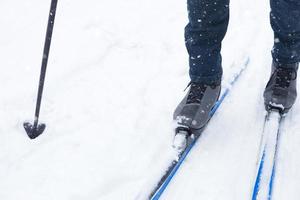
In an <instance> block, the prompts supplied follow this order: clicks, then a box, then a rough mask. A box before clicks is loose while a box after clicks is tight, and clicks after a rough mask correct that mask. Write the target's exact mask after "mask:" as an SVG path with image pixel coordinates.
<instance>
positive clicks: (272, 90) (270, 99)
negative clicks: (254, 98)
mask: <svg viewBox="0 0 300 200" xmlns="http://www.w3.org/2000/svg"><path fill="white" fill-rule="evenodd" d="M298 65H299V64H298V63H295V64H280V63H277V62H275V61H273V63H272V73H271V77H270V80H269V82H268V83H267V86H266V89H265V91H264V100H265V107H266V110H267V111H269V110H271V109H277V110H279V111H280V112H281V113H282V114H284V113H287V112H288V111H289V109H290V108H291V107H292V106H293V104H294V103H295V100H296V97H297V88H296V80H297V70H298Z"/></svg>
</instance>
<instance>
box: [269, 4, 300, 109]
mask: <svg viewBox="0 0 300 200" xmlns="http://www.w3.org/2000/svg"><path fill="white" fill-rule="evenodd" d="M270 21H271V26H272V28H273V31H274V47H273V50H272V56H273V63H272V73H271V77H270V79H269V82H268V84H267V86H266V89H265V92H264V99H265V105H266V109H267V110H268V109H270V108H277V109H279V110H281V111H282V112H287V111H288V110H289V109H290V108H291V107H292V106H293V104H294V103H295V100H296V97H297V88H296V85H297V83H296V78H297V70H298V66H299V64H298V63H299V61H300V0H271V13H270Z"/></svg>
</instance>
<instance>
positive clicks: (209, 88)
mask: <svg viewBox="0 0 300 200" xmlns="http://www.w3.org/2000/svg"><path fill="white" fill-rule="evenodd" d="M189 86H190V88H189V91H188V93H187V94H186V96H185V97H184V98H183V100H182V101H181V102H180V104H179V105H178V106H177V108H176V110H175V112H174V115H173V120H174V121H175V122H176V130H175V138H174V143H173V147H175V148H176V149H178V150H180V149H184V148H185V146H186V142H187V138H188V137H189V136H191V134H192V131H193V130H197V129H201V128H203V127H204V126H205V125H206V123H207V122H208V121H209V119H210V111H211V110H212V108H213V107H214V105H215V103H216V101H217V100H218V98H219V95H220V91H221V81H219V82H218V83H214V84H211V85H208V84H203V83H195V82H191V83H190V84H189V85H188V87H189Z"/></svg>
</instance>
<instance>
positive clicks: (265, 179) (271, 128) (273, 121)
mask: <svg viewBox="0 0 300 200" xmlns="http://www.w3.org/2000/svg"><path fill="white" fill-rule="evenodd" d="M283 120H284V115H282V114H281V113H280V111H279V110H270V111H268V112H267V114H266V117H265V121H264V128H263V134H262V138H261V144H260V157H259V158H260V160H259V163H258V169H257V175H256V179H255V184H254V187H253V193H252V200H271V199H272V192H273V185H274V179H275V174H276V160H277V153H278V148H279V147H278V146H279V139H280V132H281V125H282V122H283Z"/></svg>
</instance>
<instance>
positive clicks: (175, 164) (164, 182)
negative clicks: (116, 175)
mask: <svg viewBox="0 0 300 200" xmlns="http://www.w3.org/2000/svg"><path fill="white" fill-rule="evenodd" d="M249 62H250V59H249V58H247V59H246V60H245V62H244V63H243V65H242V66H241V68H240V70H239V71H238V72H237V73H236V74H235V75H234V76H233V78H232V80H231V82H230V83H229V87H227V88H226V89H225V90H224V92H223V93H222V95H221V96H220V98H219V100H218V101H217V102H216V104H215V106H214V107H213V109H212V110H211V111H210V118H211V117H213V115H214V114H215V113H216V111H217V110H218V108H219V107H220V105H221V104H222V102H223V101H224V99H225V97H226V96H227V95H228V94H229V92H230V91H231V88H232V86H233V85H234V84H235V83H236V82H237V80H238V78H239V77H240V76H241V74H242V73H243V71H244V70H245V69H246V68H247V66H248V64H249ZM205 127H206V126H204V127H203V128H201V129H199V130H194V131H192V135H193V136H194V137H189V138H188V144H187V146H186V148H185V149H184V151H182V152H181V153H180V154H179V156H178V159H177V160H175V159H174V160H173V161H172V162H171V163H170V165H169V167H168V169H167V170H166V172H165V174H164V175H163V177H162V178H161V179H160V181H159V182H158V184H157V185H156V187H155V188H154V189H153V190H152V193H151V194H150V196H149V199H150V200H158V199H159V198H160V197H161V195H162V194H163V192H164V191H165V189H166V188H167V186H168V185H169V183H170V182H171V180H172V179H173V177H174V176H175V174H176V172H177V171H178V169H179V168H180V166H181V165H182V163H183V162H184V160H185V158H186V157H187V155H188V154H189V152H190V151H191V149H192V148H193V147H194V145H195V143H196V142H197V139H198V138H199V136H200V135H201V133H202V132H203V130H204V129H205Z"/></svg>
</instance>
